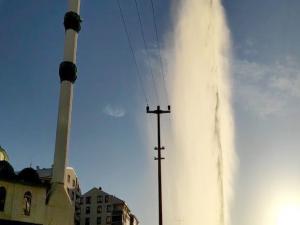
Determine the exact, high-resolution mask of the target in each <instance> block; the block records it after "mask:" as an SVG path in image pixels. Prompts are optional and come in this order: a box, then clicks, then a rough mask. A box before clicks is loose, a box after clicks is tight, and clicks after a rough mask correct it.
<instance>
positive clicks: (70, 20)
mask: <svg viewBox="0 0 300 225" xmlns="http://www.w3.org/2000/svg"><path fill="white" fill-rule="evenodd" d="M68 3H69V11H68V12H67V13H66V15H65V21H64V25H65V29H66V31H65V48H64V59H63V62H62V63H61V65H60V71H59V73H60V79H61V87H60V97H59V110H58V120H57V130H56V143H55V154H54V164H53V174H52V183H61V184H63V183H64V180H65V168H66V164H67V155H68V148H69V138H70V127H71V115H72V102H73V83H74V82H75V80H76V72H77V68H76V65H75V64H76V52H77V39H78V32H79V30H80V22H81V20H80V17H79V7H80V0H68Z"/></svg>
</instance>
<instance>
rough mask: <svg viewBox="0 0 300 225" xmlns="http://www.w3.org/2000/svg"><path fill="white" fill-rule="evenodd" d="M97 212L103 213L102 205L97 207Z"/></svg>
mask: <svg viewBox="0 0 300 225" xmlns="http://www.w3.org/2000/svg"><path fill="white" fill-rule="evenodd" d="M97 213H102V205H98V207H97Z"/></svg>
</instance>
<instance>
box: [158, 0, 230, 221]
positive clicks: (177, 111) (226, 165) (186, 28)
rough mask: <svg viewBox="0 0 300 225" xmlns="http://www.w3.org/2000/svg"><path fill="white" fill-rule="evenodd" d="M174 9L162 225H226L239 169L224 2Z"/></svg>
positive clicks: (195, 0) (184, 1) (206, 0)
mask: <svg viewBox="0 0 300 225" xmlns="http://www.w3.org/2000/svg"><path fill="white" fill-rule="evenodd" d="M177 2H178V1H177ZM176 8H177V11H176V15H175V16H174V19H175V21H174V22H175V31H174V33H172V34H171V35H170V36H169V40H168V44H169V46H170V47H169V49H168V50H167V52H169V53H170V54H169V55H168V56H167V57H166V58H167V62H168V65H169V68H168V77H167V80H168V82H169V84H170V87H169V90H171V91H170V93H169V94H170V96H169V97H170V102H171V106H172V118H171V127H172V128H171V129H172V134H171V135H170V136H169V137H168V140H167V141H166V142H167V143H166V145H167V151H166V152H165V153H164V154H165V155H166V160H165V161H164V162H163V166H164V168H163V169H164V174H163V177H164V181H163V185H164V187H163V188H164V212H165V215H164V224H167V225H198V224H199V225H200V224H201V225H227V224H229V222H230V217H229V211H230V210H229V209H230V202H231V198H232V181H233V172H234V161H235V153H234V126H233V118H232V111H231V99H230V77H229V74H230V67H229V59H230V57H231V55H230V35H229V30H228V28H227V24H226V20H225V15H224V10H223V7H222V4H221V2H220V0H181V1H179V3H177V5H176Z"/></svg>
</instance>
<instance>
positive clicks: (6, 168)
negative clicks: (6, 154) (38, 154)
mask: <svg viewBox="0 0 300 225" xmlns="http://www.w3.org/2000/svg"><path fill="white" fill-rule="evenodd" d="M15 176H16V174H15V171H14V168H13V167H12V166H11V165H10V164H9V162H7V161H5V160H2V161H0V179H10V180H11V179H14V178H15Z"/></svg>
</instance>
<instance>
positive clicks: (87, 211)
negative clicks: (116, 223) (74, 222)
mask: <svg viewBox="0 0 300 225" xmlns="http://www.w3.org/2000/svg"><path fill="white" fill-rule="evenodd" d="M90 212H91V208H90V207H89V206H87V207H86V208H85V214H90Z"/></svg>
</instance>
